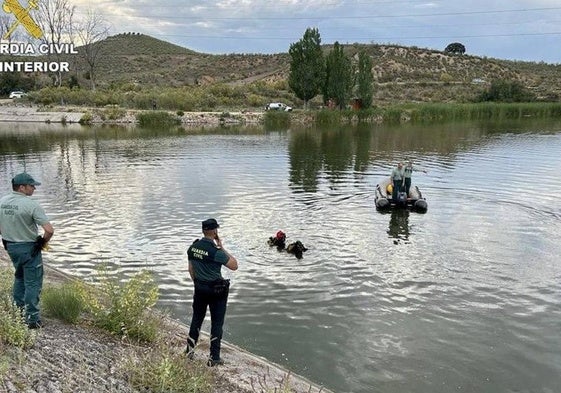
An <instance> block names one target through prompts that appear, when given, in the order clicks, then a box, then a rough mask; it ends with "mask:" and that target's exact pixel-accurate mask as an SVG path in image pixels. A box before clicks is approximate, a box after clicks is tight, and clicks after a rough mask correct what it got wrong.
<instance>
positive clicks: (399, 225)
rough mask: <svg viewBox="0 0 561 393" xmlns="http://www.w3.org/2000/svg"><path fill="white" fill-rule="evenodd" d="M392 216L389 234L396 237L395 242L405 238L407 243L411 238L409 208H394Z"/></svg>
mask: <svg viewBox="0 0 561 393" xmlns="http://www.w3.org/2000/svg"><path fill="white" fill-rule="evenodd" d="M389 214H390V215H391V218H390V225H389V229H388V235H390V236H391V237H393V238H395V239H396V240H395V241H394V244H398V243H400V242H401V240H403V241H404V242H405V243H407V242H408V240H409V210H408V209H393V210H392V211H391V213H389Z"/></svg>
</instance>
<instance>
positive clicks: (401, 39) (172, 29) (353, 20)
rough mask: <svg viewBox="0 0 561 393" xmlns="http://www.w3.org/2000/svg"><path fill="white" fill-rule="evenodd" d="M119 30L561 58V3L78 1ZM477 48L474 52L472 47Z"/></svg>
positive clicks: (203, 44)
mask: <svg viewBox="0 0 561 393" xmlns="http://www.w3.org/2000/svg"><path fill="white" fill-rule="evenodd" d="M73 4H75V5H76V8H77V13H82V12H83V13H85V10H87V9H88V8H91V7H96V8H97V9H98V10H99V11H100V12H101V13H102V14H103V15H105V17H106V19H108V20H109V21H110V22H111V24H112V25H113V26H114V33H119V32H127V31H135V32H140V33H145V34H148V35H154V36H155V37H156V38H159V39H163V40H166V41H170V42H173V43H175V44H178V45H181V46H184V47H187V48H190V49H194V50H198V51H201V52H207V53H231V52H236V53H243V52H245V53H249V52H253V53H255V52H259V53H275V52H286V51H288V48H289V46H290V44H291V43H293V42H296V41H297V40H299V39H300V38H301V37H302V35H303V33H304V31H305V30H306V28H308V27H317V28H318V29H319V31H320V34H321V36H322V41H323V42H324V43H332V42H334V41H336V40H337V41H339V42H341V43H347V42H348V43H353V42H363V43H370V42H377V43H395V44H400V45H406V46H411V45H415V46H419V47H425V48H431V49H440V50H442V49H443V48H444V47H445V46H446V45H447V44H448V43H449V42H453V41H460V42H462V43H464V45H465V46H466V48H467V49H468V53H472V54H477V55H480V56H488V57H496V58H505V59H518V60H520V59H522V60H533V61H542V60H543V61H547V62H555V63H557V62H561V53H557V51H556V48H555V47H551V48H549V50H546V49H544V48H543V47H542V46H543V44H547V45H550V42H553V41H554V40H555V39H557V40H558V39H559V38H561V27H560V26H561V2H560V1H559V0H556V1H554V0H532V1H530V0H525V1H517V2H512V1H506V0H489V1H482V0H475V1H472V2H456V1H455V2H451V1H426V0H424V1H422V0H419V1H418V0H394V1H390V0H372V1H367V0H308V1H302V0H277V1H263V0H259V1H256V0H220V1H178V0H170V1H163V0H152V1H148V0H137V1H132V0H120V1H108V0H102V1H101V2H90V1H85V0H74V3H73ZM469 48H474V50H475V52H470V49H469Z"/></svg>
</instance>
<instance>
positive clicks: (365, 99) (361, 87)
mask: <svg viewBox="0 0 561 393" xmlns="http://www.w3.org/2000/svg"><path fill="white" fill-rule="evenodd" d="M373 83H374V75H372V58H371V57H370V56H368V54H367V53H366V52H365V51H363V50H362V51H360V52H359V54H358V70H357V98H358V99H359V100H360V102H361V107H362V108H370V107H371V106H372V85H373Z"/></svg>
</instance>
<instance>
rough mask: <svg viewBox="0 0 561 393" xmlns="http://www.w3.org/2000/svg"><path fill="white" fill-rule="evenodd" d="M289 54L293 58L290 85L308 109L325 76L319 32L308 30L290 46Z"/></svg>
mask: <svg viewBox="0 0 561 393" xmlns="http://www.w3.org/2000/svg"><path fill="white" fill-rule="evenodd" d="M288 53H289V55H290V57H291V61H290V75H289V76H288V85H289V86H290V88H291V89H292V91H293V92H294V94H296V97H298V98H300V99H301V100H303V101H304V108H307V107H308V101H309V100H311V99H312V98H314V97H315V96H317V95H318V94H319V92H320V88H321V85H322V83H323V80H324V75H325V64H324V60H323V52H322V49H321V37H320V34H319V30H318V29H317V28H308V29H306V32H305V33H304V36H303V37H302V39H300V41H298V42H295V43H293V44H292V45H290V49H289V51H288Z"/></svg>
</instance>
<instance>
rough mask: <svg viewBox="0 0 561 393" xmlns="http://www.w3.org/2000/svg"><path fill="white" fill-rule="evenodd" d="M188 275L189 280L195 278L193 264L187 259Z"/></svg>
mask: <svg viewBox="0 0 561 393" xmlns="http://www.w3.org/2000/svg"><path fill="white" fill-rule="evenodd" d="M189 275H190V276H191V280H193V281H194V280H195V269H193V264H192V263H191V261H189Z"/></svg>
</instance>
